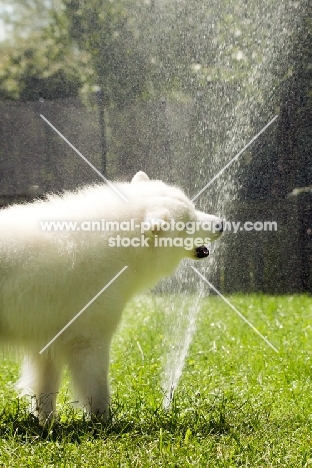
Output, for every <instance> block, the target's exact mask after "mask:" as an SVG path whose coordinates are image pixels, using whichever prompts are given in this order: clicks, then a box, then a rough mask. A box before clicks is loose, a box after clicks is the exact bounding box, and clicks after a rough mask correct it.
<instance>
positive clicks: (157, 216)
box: [144, 208, 171, 235]
mask: <svg viewBox="0 0 312 468" xmlns="http://www.w3.org/2000/svg"><path fill="white" fill-rule="evenodd" d="M170 219H171V218H170V212H169V210H167V208H159V209H157V210H152V211H147V213H146V215H145V219H144V221H145V226H146V227H147V228H148V229H147V230H148V231H149V232H151V234H152V235H156V234H160V233H161V232H162V230H163V229H162V226H163V225H165V223H166V226H168V224H167V223H168V222H170ZM166 231H168V229H166Z"/></svg>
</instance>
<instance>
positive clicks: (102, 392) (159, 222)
mask: <svg viewBox="0 0 312 468" xmlns="http://www.w3.org/2000/svg"><path fill="white" fill-rule="evenodd" d="M115 187H116V189H117V190H118V192H119V193H116V191H114V190H112V188H111V187H109V186H107V185H105V186H104V185H92V186H88V187H85V188H83V189H81V190H78V191H76V192H67V193H64V194H62V195H49V196H48V197H47V198H46V199H45V200H37V201H35V202H33V203H29V204H21V205H14V206H11V207H7V208H5V209H3V210H0V340H1V341H2V343H3V344H7V345H9V346H17V347H19V348H21V349H22V352H23V353H24V356H25V359H24V364H23V368H22V375H21V379H20V381H19V383H18V387H19V388H20V389H23V391H24V393H27V394H30V395H31V396H33V397H34V398H33V401H35V402H36V404H35V407H34V408H33V411H34V412H35V414H36V415H37V416H38V417H39V420H40V421H41V422H42V421H45V420H46V419H51V418H53V415H54V414H55V404H56V396H57V393H58V390H59V385H60V379H61V373H62V368H63V365H64V364H67V365H68V367H69V370H70V374H71V378H72V381H73V385H74V389H75V391H76V392H77V400H78V401H79V403H80V404H81V405H82V406H83V407H84V408H85V410H86V411H87V412H88V414H89V415H91V416H96V417H101V418H102V419H104V420H105V419H107V418H108V416H109V406H110V391H109V383H108V370H109V352H110V344H111V340H112V336H113V333H114V332H115V330H116V328H117V325H118V323H119V321H120V318H121V314H122V310H123V308H124V306H125V304H126V303H127V301H129V299H130V298H131V297H132V296H133V295H134V294H136V293H138V292H140V291H142V290H144V289H146V288H149V287H151V286H153V285H154V284H155V283H156V282H157V281H158V280H159V279H160V278H162V277H164V276H168V275H170V274H171V273H172V272H173V271H174V269H175V268H176V267H177V266H178V264H179V262H180V260H182V259H183V258H185V257H188V258H191V259H204V258H205V257H207V256H208V254H209V252H208V249H207V246H206V244H207V243H208V242H210V241H211V240H214V239H216V238H217V237H219V235H220V233H221V231H222V222H221V220H220V219H218V218H216V217H214V216H212V215H208V214H205V213H202V212H200V211H197V210H196V209H195V207H194V205H193V203H192V202H191V201H190V200H189V199H188V198H187V197H186V195H185V194H184V193H183V192H182V191H181V190H180V189H178V188H176V187H173V186H168V185H166V184H164V183H163V182H161V181H152V180H150V179H149V178H148V176H147V175H146V174H145V173H144V172H138V173H137V174H136V175H135V176H134V178H133V179H132V182H131V183H119V184H116V186H115ZM119 194H122V196H123V198H122V197H121V196H119ZM125 199H126V200H127V201H125Z"/></svg>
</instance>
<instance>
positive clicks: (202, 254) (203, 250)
mask: <svg viewBox="0 0 312 468" xmlns="http://www.w3.org/2000/svg"><path fill="white" fill-rule="evenodd" d="M195 252H196V257H197V258H206V257H208V255H209V250H208V249H207V247H206V246H205V245H201V246H200V247H197V249H195Z"/></svg>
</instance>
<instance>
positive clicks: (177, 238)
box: [132, 171, 223, 259]
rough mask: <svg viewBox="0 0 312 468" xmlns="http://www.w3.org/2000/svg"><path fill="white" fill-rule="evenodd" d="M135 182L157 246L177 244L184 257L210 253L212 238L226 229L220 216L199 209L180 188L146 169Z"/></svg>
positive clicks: (145, 225) (146, 226) (147, 226)
mask: <svg viewBox="0 0 312 468" xmlns="http://www.w3.org/2000/svg"><path fill="white" fill-rule="evenodd" d="M132 184H135V185H136V191H137V193H138V194H139V196H140V197H141V200H145V202H144V205H145V214H144V222H143V223H142V230H143V232H144V234H145V235H148V236H150V237H151V238H152V239H154V246H155V247H175V248H176V249H177V250H180V251H181V252H182V255H181V256H182V257H191V258H193V259H203V258H206V257H207V256H208V255H209V249H208V246H209V244H210V242H212V241H214V240H216V239H217V238H218V237H220V235H221V234H222V232H223V223H222V220H221V219H220V218H218V217H216V216H213V215H210V214H206V213H203V212H201V211H198V210H196V209H195V206H194V204H193V203H192V202H191V201H190V200H189V198H188V197H187V196H186V195H185V194H184V193H183V192H182V191H181V190H180V189H179V188H177V187H172V186H168V185H166V184H164V183H163V182H160V181H150V179H149V178H148V176H147V175H146V174H145V173H144V172H141V171H140V172H138V173H137V174H136V175H135V176H134V178H133V179H132Z"/></svg>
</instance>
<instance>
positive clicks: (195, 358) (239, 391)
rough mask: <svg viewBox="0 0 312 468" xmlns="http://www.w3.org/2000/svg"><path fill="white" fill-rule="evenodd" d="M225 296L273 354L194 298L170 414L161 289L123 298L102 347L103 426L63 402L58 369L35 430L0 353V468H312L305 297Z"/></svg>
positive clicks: (213, 300) (224, 312) (212, 304)
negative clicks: (55, 404) (106, 389)
mask: <svg viewBox="0 0 312 468" xmlns="http://www.w3.org/2000/svg"><path fill="white" fill-rule="evenodd" d="M229 299H230V300H231V302H232V303H233V304H234V305H235V306H236V307H237V308H238V309H239V310H240V311H241V312H242V313H243V314H244V315H245V316H246V317H247V318H248V319H249V320H250V321H251V322H252V323H253V324H254V326H256V327H257V328H258V329H259V331H260V332H261V333H262V334H263V335H265V336H266V337H267V338H268V339H269V340H270V341H271V342H272V343H273V344H274V345H275V346H276V347H277V348H278V349H279V353H278V354H276V353H275V352H274V351H273V350H272V349H270V348H269V347H268V346H267V345H266V344H265V343H264V342H263V341H262V340H261V339H260V338H259V337H258V336H257V335H256V334H255V333H254V332H253V331H252V330H251V329H250V328H249V327H248V326H247V325H246V324H245V323H244V322H242V320H241V319H240V318H239V317H237V316H236V315H235V313H234V312H233V311H232V310H231V309H230V308H229V307H228V306H227V305H226V304H225V303H224V302H223V301H222V300H221V299H220V298H218V297H210V298H206V299H204V300H203V301H202V306H201V310H200V313H199V315H198V317H197V331H196V333H195V335H194V339H193V342H192V345H191V348H190V352H189V355H188V358H187V360H186V365H185V368H184V372H183V375H182V378H181V380H180V383H179V386H178V389H177V392H176V394H175V398H174V401H173V404H172V407H171V409H170V410H169V411H164V410H163V409H162V399H163V392H162V390H161V380H162V368H163V360H164V356H166V353H167V350H168V346H169V342H168V338H166V334H165V328H166V323H169V322H168V321H170V315H171V312H170V311H171V308H170V303H171V302H172V297H167V298H160V297H156V296H143V297H141V298H139V299H137V300H136V301H133V302H132V303H131V304H130V305H129V306H128V308H127V310H126V312H125V315H124V318H123V323H122V326H121V328H120V330H119V332H118V334H117V335H116V338H115V340H114V345H113V351H112V366H111V386H112V393H113V413H114V420H113V422H112V423H111V424H109V425H107V426H102V425H101V424H99V423H95V422H89V421H86V420H85V419H84V418H83V415H82V414H81V413H79V412H73V411H72V410H71V408H70V405H69V404H68V402H69V401H70V400H71V399H72V395H71V393H70V392H69V391H68V389H67V377H66V375H65V377H64V384H63V387H62V391H61V394H60V398H59V410H60V423H59V424H55V425H54V426H52V427H50V428H41V427H40V426H38V424H37V421H36V420H35V419H34V418H33V417H32V416H29V415H28V414H27V411H26V405H25V403H24V402H23V401H19V400H18V398H17V396H16V394H15V393H14V389H13V388H14V387H13V385H14V381H15V380H16V377H17V374H18V366H17V364H16V362H15V361H14V360H12V359H8V358H3V360H2V365H1V368H0V380H1V394H0V396H1V398H0V466H5V467H37V466H38V467H55V466H59V467H80V466H81V467H105V468H106V467H107V468H110V467H112V468H117V467H166V468H169V467H172V468H173V467H175V468H178V467H181V468H184V467H209V468H212V467H287V468H291V467H294V468H298V467H310V466H311V467H312V396H311V389H312V382H311V376H312V369H311V364H312V363H311V356H312V298H311V297H308V296H287V297H286V296H285V297H269V296H260V295H259V296H257V295H254V296H241V295H237V296H232V297H230V298H229ZM191 300H192V299H190V301H191Z"/></svg>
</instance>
